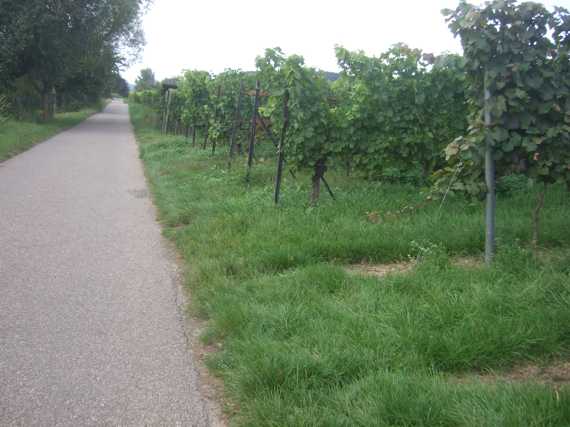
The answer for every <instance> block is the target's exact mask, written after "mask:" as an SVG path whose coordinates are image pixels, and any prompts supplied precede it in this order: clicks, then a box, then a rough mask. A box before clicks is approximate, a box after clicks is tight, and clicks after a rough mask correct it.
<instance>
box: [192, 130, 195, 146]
mask: <svg viewBox="0 0 570 427" xmlns="http://www.w3.org/2000/svg"><path fill="white" fill-rule="evenodd" d="M195 146H196V126H192V147H195Z"/></svg>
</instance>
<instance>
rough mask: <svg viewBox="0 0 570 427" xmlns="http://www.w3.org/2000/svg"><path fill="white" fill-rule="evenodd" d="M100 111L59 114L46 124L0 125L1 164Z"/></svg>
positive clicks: (10, 123)
mask: <svg viewBox="0 0 570 427" xmlns="http://www.w3.org/2000/svg"><path fill="white" fill-rule="evenodd" d="M98 110H99V109H98V108H95V107H93V108H86V109H83V110H80V111H75V112H70V113H59V114H56V115H55V117H54V118H53V120H50V121H49V122H46V123H41V122H31V121H19V120H8V121H6V122H3V123H0V162H2V161H4V160H6V159H9V158H10V157H13V156H15V155H16V154H19V153H21V152H22V151H26V150H27V149H29V148H31V147H32V146H34V145H35V144H37V143H39V142H42V141H45V140H46V139H48V138H51V137H52V136H54V135H56V134H57V133H59V132H61V131H63V130H65V129H69V128H71V127H73V126H75V125H77V124H79V123H81V122H82V121H83V120H85V119H86V118H87V117H89V116H90V115H92V114H93V113H95V112H97V111H98Z"/></svg>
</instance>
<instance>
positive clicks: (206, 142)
mask: <svg viewBox="0 0 570 427" xmlns="http://www.w3.org/2000/svg"><path fill="white" fill-rule="evenodd" d="M209 131H210V123H206V134H205V135H204V142H203V144H202V150H205V149H206V146H207V145H208V133H209Z"/></svg>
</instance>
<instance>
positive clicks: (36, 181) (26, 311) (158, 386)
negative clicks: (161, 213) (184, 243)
mask: <svg viewBox="0 0 570 427" xmlns="http://www.w3.org/2000/svg"><path fill="white" fill-rule="evenodd" d="M180 298H181V295H180V288H179V284H178V268H177V265H176V261H175V258H174V257H173V255H172V253H171V252H170V249H169V247H168V245H167V244H166V243H165V242H164V240H163V238H162V236H161V232H160V227H159V225H158V224H157V222H156V212H155V209H154V206H153V204H152V202H151V200H150V198H149V196H148V189H147V185H146V182H145V178H144V174H143V170H142V165H141V162H140V160H139V157H138V149H137V146H136V142H135V139H134V135H133V132H132V128H131V125H130V123H129V118H128V110H127V106H126V105H125V104H123V103H122V102H120V101H114V102H112V103H111V104H110V105H109V106H108V107H107V108H106V109H105V111H104V112H102V113H100V114H97V115H94V116H92V117H91V118H90V119H88V120H87V121H85V122H83V123H82V124H81V125H79V126H77V127H75V128H73V129H71V130H68V131H66V132H64V133H62V134H60V135H58V136H56V137H54V138H52V139H50V140H48V141H46V142H44V143H42V144H39V145H37V146H35V147H34V148H33V149H31V150H29V151H27V152H25V153H23V154H21V155H19V156H16V157H14V158H12V159H10V160H8V161H6V162H4V163H0V425H1V426H36V425H38V426H56V425H57V426H89V425H97V426H99V425H105V426H106V425H121V426H131V425H132V426H143V425H164V426H170V425H181V426H209V425H216V424H218V423H217V422H216V420H214V419H213V415H212V414H211V411H210V410H209V404H208V402H207V401H206V399H204V398H203V396H201V394H200V387H199V385H198V382H199V380H198V373H197V370H196V368H195V366H194V362H193V360H192V356H191V354H192V353H191V351H189V344H188V339H187V336H188V332H189V331H188V330H187V325H186V323H185V319H184V314H183V310H182V307H181V304H182V303H181V299H180Z"/></svg>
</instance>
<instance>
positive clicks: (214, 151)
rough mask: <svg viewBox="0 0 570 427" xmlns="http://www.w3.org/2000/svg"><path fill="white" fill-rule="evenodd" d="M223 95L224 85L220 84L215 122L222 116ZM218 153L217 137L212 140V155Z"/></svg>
mask: <svg viewBox="0 0 570 427" xmlns="http://www.w3.org/2000/svg"><path fill="white" fill-rule="evenodd" d="M221 97H222V87H221V86H218V93H217V99H218V104H217V105H216V110H215V112H214V122H215V123H217V122H218V119H219V118H220V98H221ZM214 154H216V139H213V140H212V155H214Z"/></svg>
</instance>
